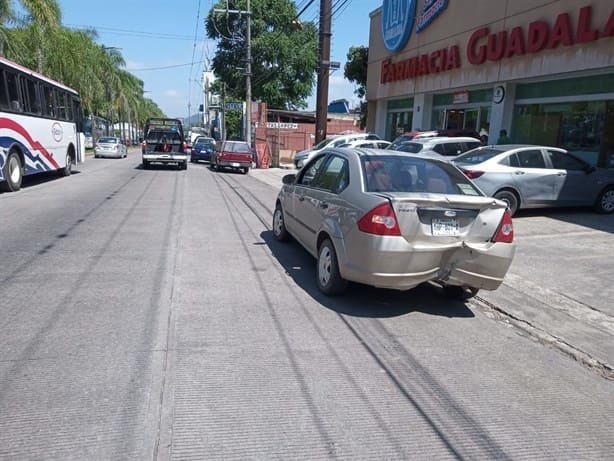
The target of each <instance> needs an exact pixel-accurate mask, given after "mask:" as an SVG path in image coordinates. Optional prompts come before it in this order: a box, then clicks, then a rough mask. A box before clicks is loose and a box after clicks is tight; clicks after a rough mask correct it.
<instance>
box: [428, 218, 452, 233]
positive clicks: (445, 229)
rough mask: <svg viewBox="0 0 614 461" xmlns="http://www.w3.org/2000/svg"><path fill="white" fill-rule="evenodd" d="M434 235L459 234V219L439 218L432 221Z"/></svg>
mask: <svg viewBox="0 0 614 461" xmlns="http://www.w3.org/2000/svg"><path fill="white" fill-rule="evenodd" d="M431 232H432V234H433V235H458V221H457V220H456V219H438V218H434V219H433V220H432V221H431Z"/></svg>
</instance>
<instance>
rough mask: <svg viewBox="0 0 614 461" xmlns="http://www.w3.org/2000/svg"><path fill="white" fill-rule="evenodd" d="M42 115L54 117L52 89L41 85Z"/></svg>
mask: <svg viewBox="0 0 614 461" xmlns="http://www.w3.org/2000/svg"><path fill="white" fill-rule="evenodd" d="M43 100H44V106H43V115H47V116H49V117H55V103H54V98H53V90H52V89H51V88H50V87H48V86H43Z"/></svg>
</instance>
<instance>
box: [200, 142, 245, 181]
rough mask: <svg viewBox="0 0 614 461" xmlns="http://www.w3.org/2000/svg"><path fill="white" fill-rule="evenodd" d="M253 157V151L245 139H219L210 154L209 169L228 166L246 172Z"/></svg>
mask: <svg viewBox="0 0 614 461" xmlns="http://www.w3.org/2000/svg"><path fill="white" fill-rule="evenodd" d="M253 157H254V153H253V151H252V149H251V148H250V147H249V144H247V143H246V142H245V141H221V142H219V143H217V144H216V145H215V150H214V151H213V152H212V154H211V169H213V170H220V169H221V168H230V169H233V170H239V171H241V172H243V174H247V173H248V172H249V169H250V168H251V167H252V159H253Z"/></svg>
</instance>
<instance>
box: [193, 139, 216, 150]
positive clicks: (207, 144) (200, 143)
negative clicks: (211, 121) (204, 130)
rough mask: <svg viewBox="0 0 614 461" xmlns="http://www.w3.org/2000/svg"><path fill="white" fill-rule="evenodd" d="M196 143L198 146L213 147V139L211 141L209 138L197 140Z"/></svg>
mask: <svg viewBox="0 0 614 461" xmlns="http://www.w3.org/2000/svg"><path fill="white" fill-rule="evenodd" d="M196 145H197V146H198V147H209V148H212V147H213V141H211V140H209V139H201V140H199V141H196Z"/></svg>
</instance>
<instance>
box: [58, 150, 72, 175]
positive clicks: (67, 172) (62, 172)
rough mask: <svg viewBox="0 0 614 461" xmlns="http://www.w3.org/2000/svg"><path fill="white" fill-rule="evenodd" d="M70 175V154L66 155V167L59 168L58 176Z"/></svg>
mask: <svg viewBox="0 0 614 461" xmlns="http://www.w3.org/2000/svg"><path fill="white" fill-rule="evenodd" d="M71 173H72V157H71V156H70V154H66V166H65V167H64V168H60V176H70V174H71Z"/></svg>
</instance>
